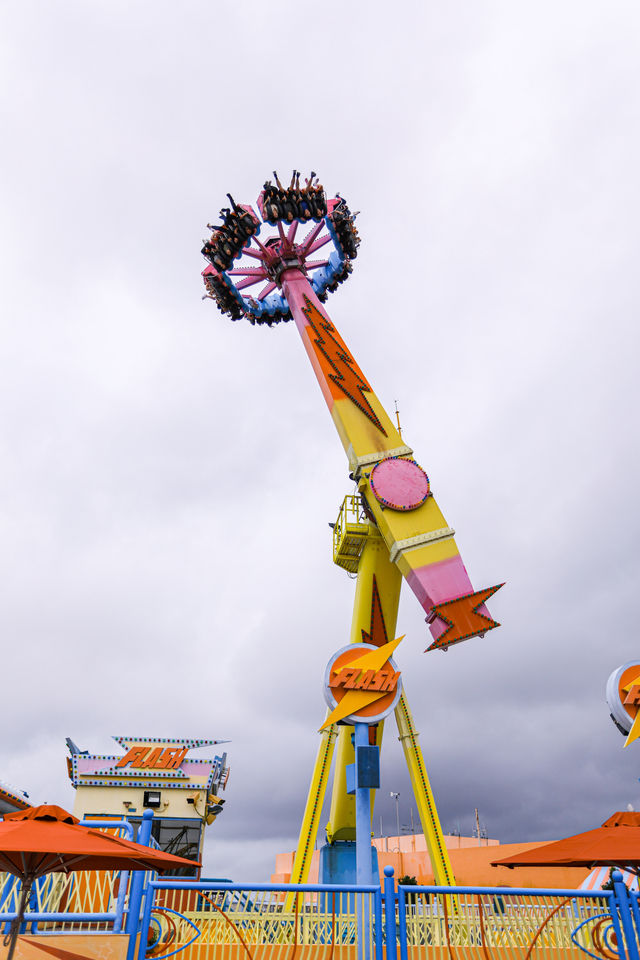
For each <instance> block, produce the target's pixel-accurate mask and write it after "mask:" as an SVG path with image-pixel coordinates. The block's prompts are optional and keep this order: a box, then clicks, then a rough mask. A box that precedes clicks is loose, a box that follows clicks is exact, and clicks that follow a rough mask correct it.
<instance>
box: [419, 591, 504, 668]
mask: <svg viewBox="0 0 640 960" xmlns="http://www.w3.org/2000/svg"><path fill="white" fill-rule="evenodd" d="M503 586H504V584H503V583H499V584H497V585H496V586H495V587H487V588H486V589H485V590H478V591H476V593H467V594H465V595H464V596H463V597H456V598H455V599H453V600H447V601H446V602H445V603H437V604H436V605H435V606H434V607H433V608H432V616H431V617H430V618H429V619H430V620H431V619H433V618H434V617H440V619H441V620H443V621H444V622H445V623H447V624H448V627H447V629H446V630H445V631H444V633H443V634H441V636H439V637H438V639H437V640H434V641H433V643H432V644H431V645H430V646H428V647H427V650H426V651H425V653H426V652H428V651H429V650H439V649H444V648H446V647H450V646H451V645H452V644H454V643H460V641H461V640H467V639H468V638H469V637H475V636H477V635H478V634H479V633H486V631H487V630H492V629H493V628H494V627H499V626H500V624H499V623H497V622H496V621H495V620H492V619H491V617H488V616H485V615H484V613H479V611H478V607H480V606H481V605H482V604H483V603H484V602H485V600H488V599H489V597H491V596H493V594H494V593H495V592H496V591H497V590H499V589H500V587H503Z"/></svg>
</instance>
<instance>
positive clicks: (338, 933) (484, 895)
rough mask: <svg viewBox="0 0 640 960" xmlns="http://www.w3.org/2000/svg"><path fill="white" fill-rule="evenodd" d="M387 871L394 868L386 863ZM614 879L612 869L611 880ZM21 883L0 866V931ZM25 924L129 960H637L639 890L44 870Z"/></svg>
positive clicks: (6, 923)
mask: <svg viewBox="0 0 640 960" xmlns="http://www.w3.org/2000/svg"><path fill="white" fill-rule="evenodd" d="M386 869H387V871H389V870H390V868H386ZM616 878H618V879H616ZM18 896H19V882H18V881H17V880H16V879H15V878H13V877H8V876H6V875H0V932H5V933H6V932H7V930H8V927H9V923H10V921H11V919H12V918H13V917H14V916H15V910H16V905H17V902H18ZM23 932H25V933H27V932H28V933H30V934H36V933H37V934H39V935H45V936H49V935H53V934H57V933H85V934H87V933H88V934H93V933H102V934H104V933H107V934H124V935H128V940H127V939H126V940H125V942H126V943H127V945H128V946H127V953H126V955H127V960H167V958H169V957H173V956H180V957H181V958H182V960H585V958H586V957H591V958H593V960H640V954H639V948H638V943H639V934H640V902H639V894H637V893H629V892H628V891H627V888H626V887H625V885H624V883H623V882H622V877H621V875H620V874H619V873H618V874H615V873H614V883H613V886H612V889H611V890H601V891H589V890H531V889H515V888H510V887H436V886H403V885H400V886H398V887H396V885H395V881H394V878H393V875H392V872H391V873H388V874H387V875H386V876H385V879H384V884H383V887H382V889H381V888H380V887H379V886H377V885H372V886H356V885H353V886H349V885H339V886H338V885H329V884H295V885H293V884H261V885H251V884H232V883H222V882H217V881H195V880H187V879H159V878H156V877H154V876H151V875H148V874H147V875H145V874H142V873H140V872H134V873H131V874H129V875H127V874H119V875H118V874H108V873H106V872H104V871H102V872H101V874H100V875H97V874H82V873H76V874H69V875H51V876H50V877H45V878H43V879H42V880H41V881H39V882H38V884H36V886H35V887H34V890H33V892H32V900H31V902H30V905H29V911H28V913H27V915H26V917H25V922H24V926H23Z"/></svg>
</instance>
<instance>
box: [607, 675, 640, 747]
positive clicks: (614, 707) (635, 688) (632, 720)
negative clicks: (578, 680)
mask: <svg viewBox="0 0 640 960" xmlns="http://www.w3.org/2000/svg"><path fill="white" fill-rule="evenodd" d="M607 706H608V707H609V710H610V711H611V719H612V720H613V722H614V723H615V725H616V727H617V728H618V730H619V731H620V732H621V733H623V734H625V735H626V736H627V744H628V743H632V742H633V741H634V740H635V739H636V738H637V737H638V736H640V660H630V661H629V662H628V663H625V664H623V665H622V666H621V667H618V669H617V670H614V671H613V673H612V674H611V676H610V677H609V679H608V680H607ZM636 721H638V722H636ZM625 746H626V744H625Z"/></svg>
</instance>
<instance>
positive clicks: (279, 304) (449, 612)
mask: <svg viewBox="0 0 640 960" xmlns="http://www.w3.org/2000/svg"><path fill="white" fill-rule="evenodd" d="M275 180H276V183H275V185H274V184H272V183H271V182H270V181H267V182H266V183H265V185H264V189H263V191H262V192H261V194H260V196H259V197H258V202H257V206H258V209H259V211H260V214H261V219H260V218H259V217H258V215H257V214H256V212H255V211H254V210H253V209H252V208H251V207H250V206H245V205H238V204H236V203H235V202H234V201H233V199H232V198H231V197H230V195H228V196H229V199H230V201H231V204H232V206H231V207H230V208H226V209H224V210H223V211H222V212H221V213H222V216H223V223H222V224H220V225H217V226H215V227H211V229H212V231H213V232H212V236H211V239H210V240H209V241H207V242H205V245H204V247H203V250H202V252H203V254H204V256H205V257H206V258H207V260H208V261H209V264H208V266H207V267H206V269H205V270H204V272H203V278H204V283H205V287H206V290H207V294H206V296H208V297H209V298H211V299H212V300H214V301H215V302H216V304H217V306H218V307H219V309H220V310H221V311H222V312H223V313H226V314H227V315H229V316H230V317H231V319H232V320H238V319H240V318H242V317H245V318H246V319H248V320H249V321H250V323H258V324H260V323H267V324H269V325H271V324H274V323H277V322H280V321H284V320H293V321H294V322H295V325H296V327H297V328H298V332H299V334H300V336H301V338H302V342H303V344H304V347H305V349H306V351H307V354H308V357H309V360H310V361H311V365H312V367H313V370H314V372H315V375H316V377H317V379H318V382H319V384H320V389H321V390H322V393H323V396H324V398H325V401H326V403H327V406H328V407H329V411H330V413H331V416H332V418H333V421H334V423H335V426H336V429H337V431H338V435H339V437H340V440H341V441H342V445H343V447H344V450H345V453H346V455H347V459H348V463H349V476H350V477H351V478H352V479H353V480H354V481H355V482H356V484H357V490H358V494H357V495H356V496H353V495H352V496H346V497H345V499H344V501H343V503H342V506H341V508H340V511H339V514H338V518H337V520H336V523H335V525H334V527H333V559H334V561H335V563H337V564H338V565H339V566H341V567H343V568H344V569H346V570H348V571H349V572H351V573H353V574H357V582H356V591H355V601H354V610H353V618H352V623H351V636H350V644H348V645H347V646H346V647H344V648H343V649H341V650H339V651H338V652H337V653H335V654H334V656H333V657H332V658H331V659H330V661H329V664H328V666H327V670H326V674H325V683H324V688H325V699H326V701H327V705H328V712H327V717H326V719H325V722H324V724H323V725H322V727H321V739H320V746H319V749H318V754H317V759H316V763H315V767H314V771H313V776H312V781H311V786H310V790H309V794H308V798H307V803H306V807H305V811H304V816H303V820H302V827H301V830H300V836H299V840H298V845H297V849H296V855H295V859H294V864H293V871H292V875H291V881H292V882H298V883H300V882H305V881H306V879H307V877H308V873H309V867H310V863H311V854H312V852H313V850H314V847H315V843H316V837H317V832H318V827H319V820H320V815H321V811H322V807H323V801H324V796H325V791H326V788H327V782H328V778H329V773H330V768H331V763H332V758H333V754H334V750H335V753H336V769H335V775H334V781H333V792H332V797H331V807H330V814H329V822H328V824H327V827H326V835H327V843H326V845H325V846H324V847H323V848H322V850H321V859H320V880H321V882H325V883H341V882H343V883H344V882H350V881H351V882H353V881H354V880H357V882H358V883H369V882H372V878H373V875H374V873H375V874H376V875H377V870H376V865H375V860H374V859H373V857H372V848H371V822H372V816H373V803H374V797H375V793H374V791H375V788H376V787H378V786H379V751H380V747H381V744H382V734H383V727H384V718H385V717H386V716H387V715H388V714H389V713H390V712H391V711H393V712H394V713H395V719H396V724H397V727H398V734H399V738H400V741H401V743H402V746H403V749H404V755H405V760H406V763H407V767H408V770H409V774H410V777H411V783H412V787H413V791H414V794H415V799H416V804H417V808H418V812H419V815H420V821H421V824H422V828H423V831H424V836H425V839H426V842H427V847H428V850H429V855H430V858H431V863H432V865H433V870H434V876H435V882H436V883H437V884H441V885H451V884H453V883H454V878H453V873H452V870H451V865H450V862H449V858H448V855H447V850H446V847H445V843H444V839H443V835H442V830H441V827H440V822H439V818H438V813H437V810H436V806H435V803H434V799H433V795H432V792H431V787H430V785H429V779H428V776H427V771H426V767H425V763H424V759H423V756H422V751H421V748H420V744H419V742H418V734H417V732H416V729H415V726H414V723H413V718H412V715H411V711H410V708H409V703H408V701H407V697H406V695H405V694H404V693H403V692H402V681H401V676H400V672H399V670H398V668H397V666H396V664H395V662H394V661H393V659H392V654H393V653H394V651H395V649H396V647H397V646H398V644H399V643H400V640H401V639H402V638H396V635H395V628H396V619H397V614H398V602H399V598H400V587H401V582H402V578H403V577H404V579H405V580H406V581H407V583H408V584H409V587H410V588H411V590H412V591H413V592H414V593H415V595H416V597H417V598H418V601H419V603H420V604H421V606H422V607H423V609H424V611H425V613H426V620H427V623H428V625H429V630H430V631H431V635H432V642H431V643H430V645H429V646H428V648H427V649H428V650H437V649H439V650H446V649H447V648H448V647H450V646H452V645H453V644H456V643H460V642H462V641H463V640H467V639H469V638H470V637H475V636H484V634H485V633H486V632H487V631H488V630H491V629H492V628H493V627H497V626H498V624H497V623H496V621H495V620H493V619H492V618H491V616H490V615H489V612H488V610H487V608H486V606H485V602H486V601H487V600H488V599H489V597H491V595H492V594H494V593H495V592H496V590H498V589H499V587H500V586H502V584H499V585H496V586H492V587H488V588H485V589H482V590H477V591H476V590H474V589H473V586H472V584H471V581H470V579H469V576H468V574H467V571H466V569H465V567H464V564H463V562H462V558H461V556H460V553H459V551H458V548H457V546H456V543H455V540H454V533H455V531H454V530H453V529H452V528H451V527H450V526H449V525H448V524H447V521H446V520H445V518H444V516H443V515H442V513H441V511H440V509H439V507H438V505H437V503H436V500H435V497H434V496H433V493H432V491H431V486H430V481H429V478H428V476H427V474H426V473H425V471H424V470H423V469H422V468H421V467H420V466H419V465H418V463H417V462H416V461H415V459H414V457H413V450H412V449H411V448H410V447H409V446H407V444H406V443H404V441H403V439H402V436H401V434H400V428H399V425H398V426H396V425H395V424H394V423H393V422H392V420H391V418H390V417H389V416H388V414H387V413H386V411H385V410H384V408H383V407H382V404H381V403H380V401H379V400H378V398H377V397H376V395H375V394H374V392H373V390H372V389H371V386H370V385H369V382H368V380H367V378H366V377H365V375H364V374H363V372H362V371H361V370H360V368H359V366H358V364H357V363H356V361H355V359H354V358H353V355H352V354H351V352H350V351H349V350H348V349H347V347H346V345H345V343H344V341H343V339H342V337H341V336H340V334H339V333H338V330H337V329H336V327H335V325H334V324H333V322H332V321H331V320H330V318H329V315H328V314H327V312H326V310H325V308H324V306H323V302H325V301H326V300H327V297H328V293H329V292H332V291H333V290H335V289H336V288H337V286H338V285H339V284H340V283H342V282H343V281H344V280H345V279H346V278H347V277H348V276H349V274H350V273H351V271H352V262H353V260H354V259H355V258H356V256H357V251H358V246H359V243H360V240H359V237H358V233H357V230H356V226H355V216H354V214H352V213H351V211H350V210H349V207H348V206H347V204H346V202H345V201H344V200H343V199H342V198H341V197H340V196H339V195H337V196H336V197H334V198H333V199H331V200H327V198H326V195H325V192H324V190H323V188H322V186H321V185H320V184H319V183H318V182H317V180H316V179H315V174H313V173H312V174H311V177H310V178H308V179H307V180H306V183H305V185H304V186H302V187H301V185H300V177H299V174H297V173H296V172H294V175H293V177H292V179H291V183H290V185H289V187H288V188H285V187H283V186H282V184H281V183H280V181H279V180H278V178H277V176H276V177H275ZM270 226H271V227H273V228H274V229H273V230H271V231H270V236H269V237H268V238H265V237H264V236H263V235H262V231H263V230H264V229H265V228H266V229H267V230H268V228H269V227H270ZM301 234H303V236H301ZM323 248H326V250H325V251H323V253H322V254H321V259H313V256H314V254H317V252H318V251H320V250H321V249H323ZM326 251H329V252H326ZM251 287H253V288H256V287H258V288H260V289H259V291H258V292H257V294H256V296H255V297H252V296H247V295H246V291H247V290H248V289H249V288H251ZM373 853H374V854H375V851H374V852H373Z"/></svg>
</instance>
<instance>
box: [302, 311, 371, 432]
mask: <svg viewBox="0 0 640 960" xmlns="http://www.w3.org/2000/svg"><path fill="white" fill-rule="evenodd" d="M304 300H305V307H304V309H303V311H302V312H303V313H304V315H305V317H306V318H307V320H308V321H309V326H310V327H311V329H312V330H313V332H314V334H315V336H312V337H311V342H312V343H313V346H314V349H315V351H316V354H317V355H318V359H319V360H320V362H321V364H322V365H323V366H324V367H325V370H326V365H327V364H328V365H329V370H328V371H327V373H326V376H328V377H329V380H331V382H332V383H333V384H335V386H336V387H338V389H339V390H340V391H342V393H343V394H344V395H345V396H347V397H349V399H350V400H352V401H353V403H355V405H356V406H357V407H359V408H360V410H362V412H363V413H364V415H365V416H366V417H368V418H369V420H371V422H372V423H374V424H375V425H376V427H377V428H378V430H380V431H381V432H382V433H383V434H384V435H385V437H386V436H387V431H386V430H385V429H384V427H383V426H382V424H381V423H380V420H379V419H378V416H377V414H376V412H375V410H374V409H373V407H372V406H371V404H370V403H369V400H368V398H367V397H366V396H365V391H368V392H369V393H371V387H370V386H369V384H368V383H367V381H366V380H365V378H364V375H363V374H362V372H361V371H360V369H359V367H358V365H357V363H356V362H355V360H354V359H353V357H352V356H351V354H350V353H349V351H348V350H347V348H346V345H345V344H344V342H343V340H342V338H341V337H340V334H339V333H338V331H337V330H336V328H335V327H334V326H333V324H332V323H331V321H330V320H328V319H327V318H326V317H323V316H322V314H321V313H320V312H319V310H317V309H316V307H315V306H314V305H313V304H312V303H311V300H309V298H308V297H305V298H304Z"/></svg>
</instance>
